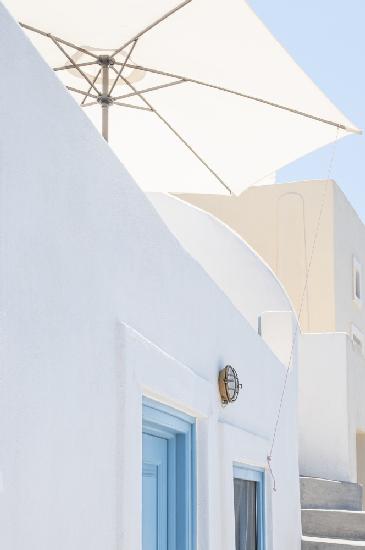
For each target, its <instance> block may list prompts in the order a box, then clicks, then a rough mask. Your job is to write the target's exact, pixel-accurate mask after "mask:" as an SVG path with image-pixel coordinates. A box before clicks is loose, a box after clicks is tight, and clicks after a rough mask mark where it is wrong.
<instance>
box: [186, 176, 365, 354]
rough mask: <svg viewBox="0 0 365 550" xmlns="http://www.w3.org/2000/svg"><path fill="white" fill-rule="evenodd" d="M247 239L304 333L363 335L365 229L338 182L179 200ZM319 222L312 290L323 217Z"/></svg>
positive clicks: (318, 182)
mask: <svg viewBox="0 0 365 550" xmlns="http://www.w3.org/2000/svg"><path fill="white" fill-rule="evenodd" d="M180 197H181V198H183V199H185V200H187V201H189V202H191V203H192V204H194V205H196V206H198V207H201V208H202V209H204V210H207V211H209V212H211V213H212V214H214V215H215V216H216V217H218V218H219V219H221V220H222V221H223V222H225V223H226V224H227V225H229V226H230V227H231V228H233V229H234V230H235V231H236V232H237V233H238V234H239V235H240V236H242V237H243V238H244V240H245V241H247V242H248V243H249V244H250V245H251V246H252V247H253V248H254V249H255V250H256V251H257V252H258V253H259V254H260V255H261V256H262V257H263V259H264V260H265V261H266V262H267V263H268V264H269V266H270V267H271V268H272V269H273V271H274V272H275V273H276V274H277V275H278V277H279V279H280V280H281V282H282V283H283V285H284V286H285V288H286V290H287V292H288V294H289V296H290V298H291V300H292V302H293V304H294V307H295V309H296V311H297V312H299V310H300V308H301V304H302V313H301V316H300V325H301V328H302V331H303V332H312V333H313V332H346V333H348V334H349V335H351V337H353V338H354V340H355V343H356V344H358V345H359V346H360V347H361V348H362V345H363V343H362V339H363V333H364V332H365V304H363V302H364V296H363V293H364V292H365V288H364V283H363V275H362V266H363V265H365V227H364V225H363V223H362V222H361V220H360V219H359V217H358V216H357V214H356V212H355V210H354V209H353V208H352V206H351V205H350V203H349V202H348V200H347V199H346V197H345V195H344V194H343V192H342V191H341V190H340V188H339V187H338V185H337V184H336V183H335V182H333V181H306V182H297V183H287V184H281V185H277V184H276V185H268V186H260V187H251V188H249V189H248V190H247V191H245V192H244V193H242V194H241V195H240V196H238V197H235V196H232V197H226V196H217V195H192V194H191V195H190V194H189V195H180ZM324 197H325V202H324V207H323V213H322V217H321V224H320V227H319V231H318V237H317V240H316V246H315V250H314V254H313V260H312V265H311V269H310V275H309V279H308V284H307V285H306V284H305V281H306V274H307V271H308V266H309V262H310V258H311V255H312V249H313V242H314V238H315V234H316V232H317V227H318V218H319V214H320V211H321V208H322V204H323V199H324Z"/></svg>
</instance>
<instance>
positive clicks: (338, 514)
mask: <svg viewBox="0 0 365 550" xmlns="http://www.w3.org/2000/svg"><path fill="white" fill-rule="evenodd" d="M302 530H303V535H305V536H309V537H325V538H331V539H346V540H361V541H365V512H353V511H349V510H318V509H316V510H313V509H309V510H308V509H307V510H302Z"/></svg>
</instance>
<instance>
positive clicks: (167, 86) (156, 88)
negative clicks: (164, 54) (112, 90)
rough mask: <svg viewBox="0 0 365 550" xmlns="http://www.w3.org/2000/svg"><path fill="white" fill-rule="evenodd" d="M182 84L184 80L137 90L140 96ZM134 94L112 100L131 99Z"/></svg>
mask: <svg viewBox="0 0 365 550" xmlns="http://www.w3.org/2000/svg"><path fill="white" fill-rule="evenodd" d="M182 82H185V80H183V79H180V80H174V81H173V82H168V83H167V84H160V86H152V87H151V88H145V89H144V90H139V93H140V94H145V93H147V92H154V91H155V90H161V89H162V88H169V87H170V86H176V84H182ZM136 95H138V94H136V93H135V92H131V93H130V94H125V95H120V96H118V97H115V98H114V99H125V98H127V97H133V96H136Z"/></svg>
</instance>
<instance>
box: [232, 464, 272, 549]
mask: <svg viewBox="0 0 365 550" xmlns="http://www.w3.org/2000/svg"><path fill="white" fill-rule="evenodd" d="M235 479H243V480H245V481H255V482H256V484H257V485H256V503H257V504H256V528H257V550H265V470H264V469H262V468H256V467H254V466H247V465H245V464H240V463H237V462H235V463H233V482H234V480H235Z"/></svg>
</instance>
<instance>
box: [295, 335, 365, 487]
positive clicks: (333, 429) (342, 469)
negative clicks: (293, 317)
mask: <svg viewBox="0 0 365 550" xmlns="http://www.w3.org/2000/svg"><path fill="white" fill-rule="evenodd" d="M299 350H300V351H299V365H300V370H299V467H300V473H301V474H302V475H307V476H314V477H323V478H326V479H336V480H342V481H352V482H356V481H357V468H356V433H357V432H358V431H359V432H364V431H365V401H364V393H363V388H364V387H365V360H364V358H362V357H361V356H360V355H359V354H358V352H357V351H356V350H354V349H353V346H352V343H351V340H350V338H349V337H348V335H347V334H345V333H328V334H303V335H302V336H301V339H300V346H299Z"/></svg>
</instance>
